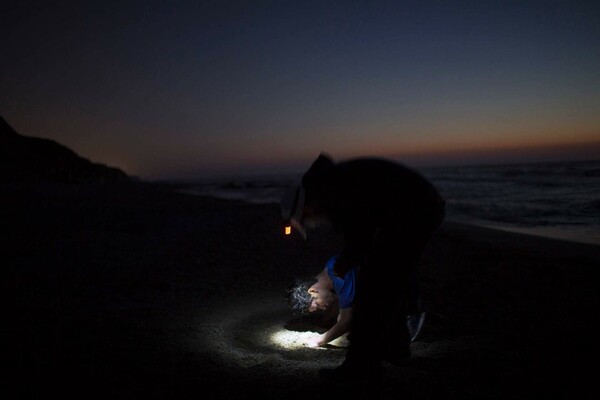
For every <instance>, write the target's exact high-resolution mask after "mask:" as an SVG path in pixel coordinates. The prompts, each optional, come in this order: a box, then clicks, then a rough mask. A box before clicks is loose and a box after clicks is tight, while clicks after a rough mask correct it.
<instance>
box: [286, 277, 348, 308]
mask: <svg viewBox="0 0 600 400" xmlns="http://www.w3.org/2000/svg"><path fill="white" fill-rule="evenodd" d="M286 297H287V299H288V304H289V306H290V308H291V309H292V310H294V311H296V312H300V313H306V312H311V313H312V312H316V311H328V310H329V309H331V308H332V307H333V306H335V305H336V304H337V296H336V295H335V293H334V292H333V291H331V290H329V289H328V287H327V285H326V284H324V283H323V282H321V281H320V280H317V279H311V280H305V281H300V280H298V281H296V282H295V283H294V284H293V285H292V286H290V287H289V288H288V291H287V296H286Z"/></svg>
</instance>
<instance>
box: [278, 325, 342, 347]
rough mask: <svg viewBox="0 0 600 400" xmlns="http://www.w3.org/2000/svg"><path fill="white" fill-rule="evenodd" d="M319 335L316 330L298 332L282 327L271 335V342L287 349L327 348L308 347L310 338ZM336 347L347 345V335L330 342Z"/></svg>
mask: <svg viewBox="0 0 600 400" xmlns="http://www.w3.org/2000/svg"><path fill="white" fill-rule="evenodd" d="M315 335H318V333H316V332H310V331H307V332H297V331H289V330H287V329H281V330H278V331H276V332H274V333H273V334H272V335H271V342H272V343H273V344H275V345H277V346H279V347H283V348H285V349H290V350H292V349H301V348H311V349H316V350H325V349H326V347H308V346H307V345H306V343H307V342H308V340H309V339H311V338H313V337H315ZM330 344H331V345H332V346H335V347H347V346H348V340H347V339H346V335H343V336H342V337H339V338H337V339H335V340H334V341H332V342H331V343H330Z"/></svg>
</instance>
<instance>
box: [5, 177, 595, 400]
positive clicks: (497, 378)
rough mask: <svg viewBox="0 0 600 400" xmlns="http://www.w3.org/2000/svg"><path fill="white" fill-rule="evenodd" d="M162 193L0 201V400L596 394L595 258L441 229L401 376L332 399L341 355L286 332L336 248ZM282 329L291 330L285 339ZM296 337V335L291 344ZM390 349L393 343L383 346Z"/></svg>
mask: <svg viewBox="0 0 600 400" xmlns="http://www.w3.org/2000/svg"><path fill="white" fill-rule="evenodd" d="M167 189H169V188H168V187H160V186H156V185H147V184H136V185H131V186H121V187H108V186H78V187H74V188H73V187H66V186H55V185H45V186H39V185H38V186H35V187H33V186H30V187H22V186H21V187H6V186H4V187H2V188H1V191H2V193H1V195H2V200H1V201H2V207H1V213H2V215H1V217H2V220H3V238H2V242H3V247H4V250H3V260H4V261H3V262H2V265H3V272H4V273H3V280H2V281H3V287H2V289H3V293H4V294H5V295H6V296H7V301H5V302H4V304H5V307H6V308H7V313H6V314H5V320H4V322H3V324H2V325H3V327H2V332H3V345H4V348H5V350H3V353H4V357H3V358H4V360H5V366H7V367H8V370H9V372H8V373H7V374H4V375H3V377H2V386H3V391H4V392H5V393H8V394H10V397H4V396H3V397H4V398H47V397H49V396H52V395H58V396H61V398H78V399H83V398H110V399H113V398H128V399H137V398H202V399H221V398H222V399H247V398H259V399H306V398H307V397H308V398H332V397H335V396H339V398H349V397H352V398H367V399H371V398H382V399H400V398H402V399H514V398H527V399H540V398H573V397H574V396H576V395H578V394H581V393H584V392H585V391H586V390H588V389H590V388H592V389H593V388H595V387H596V383H595V381H594V380H593V379H594V378H595V370H596V368H595V363H596V360H597V358H596V356H597V355H598V339H599V336H598V330H597V328H595V325H596V320H597V316H598V305H599V302H598V299H599V297H600V296H599V293H600V292H599V291H598V276H599V273H598V270H599V267H600V262H599V261H600V246H593V245H585V244H578V243H572V242H566V241H559V240H552V239H544V238H539V237H534V236H527V235H520V234H514V233H507V232H500V231H495V230H491V229H485V228H478V227H473V226H467V225H460V224H453V223H449V222H447V223H445V224H444V225H443V226H442V228H441V230H440V231H439V233H438V234H437V235H436V237H435V238H434V240H433V242H432V243H431V245H430V246H429V248H428V250H427V253H426V256H425V258H424V260H423V265H422V273H421V284H422V291H423V300H424V308H425V311H426V312H427V319H426V323H425V326H424V328H423V331H422V333H421V336H420V337H419V339H418V341H416V342H415V343H413V345H412V351H413V357H412V359H410V360H409V361H408V362H407V363H406V365H404V366H400V367H397V366H392V365H389V364H385V365H384V373H383V377H382V380H381V381H380V382H378V383H376V384H365V385H353V386H351V387H332V386H331V385H325V384H323V383H321V382H320V381H319V378H318V376H317V370H318V369H319V368H323V367H334V366H337V365H339V364H340V363H341V362H342V361H343V359H344V354H345V347H344V345H345V344H344V343H340V344H339V345H338V346H331V347H329V348H322V349H310V348H306V347H304V346H302V339H303V338H304V337H306V336H307V335H310V334H311V333H307V332H294V331H290V330H286V329H285V326H288V327H289V326H290V323H291V322H293V321H294V316H293V315H292V314H291V312H290V311H289V309H288V308H287V305H286V303H285V299H284V295H285V289H286V287H287V286H288V285H289V284H290V283H292V281H293V280H294V279H295V278H298V277H307V276H311V275H314V274H315V273H317V272H318V271H319V270H320V269H321V268H322V266H323V265H324V263H325V261H326V260H327V259H328V258H329V257H330V256H331V255H332V254H334V253H335V252H336V251H337V250H338V249H339V248H340V245H341V242H340V238H339V237H337V236H336V235H335V234H334V233H333V232H331V231H328V230H324V231H319V232H316V233H314V234H312V235H311V236H310V237H309V240H308V241H306V242H304V241H303V240H301V239H300V238H299V237H295V238H294V237H285V236H283V235H282V231H281V221H280V218H279V209H278V207H277V206H275V205H251V204H244V203H241V202H237V201H224V200H216V199H210V198H202V197H197V196H193V195H186V194H182V193H174V192H170V191H168V190H167ZM292 326H297V325H294V324H293V323H292ZM294 335H295V336H294ZM389 340H390V341H393V340H394V338H389Z"/></svg>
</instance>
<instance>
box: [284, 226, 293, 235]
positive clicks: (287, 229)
mask: <svg viewBox="0 0 600 400" xmlns="http://www.w3.org/2000/svg"><path fill="white" fill-rule="evenodd" d="M290 233H292V227H291V226H286V227H285V234H286V235H289V234H290Z"/></svg>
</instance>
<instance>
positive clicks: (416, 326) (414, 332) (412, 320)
mask: <svg viewBox="0 0 600 400" xmlns="http://www.w3.org/2000/svg"><path fill="white" fill-rule="evenodd" d="M424 322H425V313H424V312H421V313H418V314H411V315H409V316H407V317H406V325H407V326H408V333H409V335H410V341H411V342H414V341H415V339H416V338H417V336H419V332H421V328H423V323H424Z"/></svg>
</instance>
